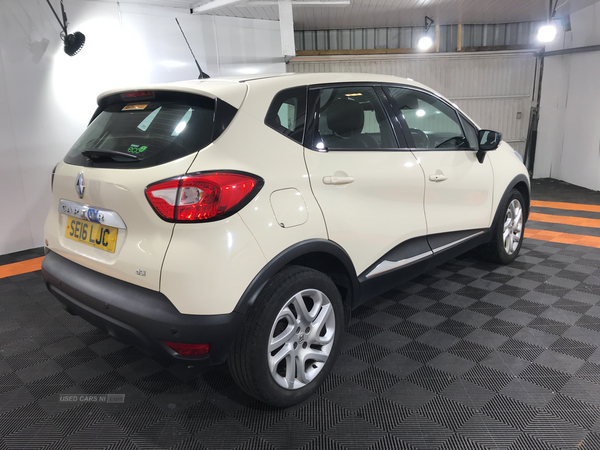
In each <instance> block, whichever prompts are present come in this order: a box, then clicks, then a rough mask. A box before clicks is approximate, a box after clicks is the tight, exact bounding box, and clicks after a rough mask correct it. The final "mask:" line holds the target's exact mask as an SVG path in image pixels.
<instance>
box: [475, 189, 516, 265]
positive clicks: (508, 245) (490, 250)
mask: <svg viewBox="0 0 600 450" xmlns="http://www.w3.org/2000/svg"><path fill="white" fill-rule="evenodd" d="M524 204H525V202H524V201H523V196H522V195H521V193H520V192H519V191H518V190H516V189H513V190H512V191H511V192H510V194H509V196H508V198H507V199H506V200H505V201H503V202H502V203H501V205H500V208H501V211H502V212H501V213H500V214H501V215H500V217H499V218H498V222H497V223H496V226H495V227H494V230H493V235H492V240H491V241H490V242H489V243H487V244H485V245H483V246H482V248H481V250H482V256H483V257H484V258H485V259H487V260H488V261H491V262H495V263H500V264H509V263H511V262H513V261H514V260H515V259H516V258H517V256H518V255H519V251H520V250H521V245H522V244H523V235H524V231H525V209H524Z"/></svg>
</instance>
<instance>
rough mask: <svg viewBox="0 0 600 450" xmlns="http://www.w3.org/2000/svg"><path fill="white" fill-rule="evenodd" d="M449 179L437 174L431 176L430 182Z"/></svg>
mask: <svg viewBox="0 0 600 450" xmlns="http://www.w3.org/2000/svg"><path fill="white" fill-rule="evenodd" d="M447 179H448V177H447V176H446V175H443V174H441V173H436V174H435V175H429V181H444V180H447Z"/></svg>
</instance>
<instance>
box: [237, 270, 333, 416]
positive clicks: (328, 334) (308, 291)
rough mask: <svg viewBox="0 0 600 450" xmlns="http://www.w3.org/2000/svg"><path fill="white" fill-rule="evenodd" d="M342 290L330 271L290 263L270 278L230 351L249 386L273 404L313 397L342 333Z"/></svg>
mask: <svg viewBox="0 0 600 450" xmlns="http://www.w3.org/2000/svg"><path fill="white" fill-rule="evenodd" d="M343 314H344V312H343V305H342V299H341V297H340V293H339V291H338V289H337V287H336V286H335V284H334V283H333V282H332V281H331V279H330V278H329V277H327V276H326V275H325V274H323V273H321V272H318V271H316V270H313V269H309V268H305V267H299V266H291V267H287V268H285V269H284V270H282V271H281V272H280V273H278V274H277V275H275V276H274V277H273V279H271V280H270V281H269V283H267V285H266V286H265V288H264V289H263V291H262V292H261V294H260V295H259V296H258V298H257V299H256V302H255V304H254V305H253V307H252V308H251V310H250V312H249V313H248V316H247V318H246V322H245V323H244V326H243V327H242V330H241V331H240V332H239V333H238V336H237V337H236V340H235V342H234V345H233V348H232V351H231V353H230V356H229V360H228V362H229V368H230V371H231V374H232V376H233V378H234V380H235V381H236V383H237V384H238V386H240V387H241V388H242V389H243V390H244V391H246V392H247V393H248V394H250V395H252V396H253V397H256V398H258V399H259V400H262V401H263V402H265V403H268V404H270V405H273V406H279V407H287V406H292V405H295V404H297V403H300V402H302V401H304V400H305V399H307V398H308V397H310V396H311V395H312V394H313V393H314V391H315V390H316V389H317V387H318V386H319V385H320V384H321V383H322V382H323V380H324V379H325V377H327V375H328V373H329V372H330V371H331V367H332V366H333V364H334V362H335V358H336V356H337V353H338V349H339V345H340V340H341V337H342V334H343V323H344V318H343Z"/></svg>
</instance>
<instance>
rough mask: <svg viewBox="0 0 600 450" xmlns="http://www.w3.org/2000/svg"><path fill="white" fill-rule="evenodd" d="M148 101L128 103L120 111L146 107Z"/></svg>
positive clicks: (138, 109) (137, 109)
mask: <svg viewBox="0 0 600 450" xmlns="http://www.w3.org/2000/svg"><path fill="white" fill-rule="evenodd" d="M148 105H149V103H130V104H129V105H125V106H124V107H123V109H122V110H121V111H140V110H142V109H146V106H148Z"/></svg>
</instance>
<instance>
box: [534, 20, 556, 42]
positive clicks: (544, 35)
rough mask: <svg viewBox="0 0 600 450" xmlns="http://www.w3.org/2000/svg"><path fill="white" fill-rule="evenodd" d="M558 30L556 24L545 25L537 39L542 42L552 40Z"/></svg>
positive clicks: (539, 31)
mask: <svg viewBox="0 0 600 450" xmlns="http://www.w3.org/2000/svg"><path fill="white" fill-rule="evenodd" d="M557 31H558V30H557V29H556V26H555V25H554V24H551V23H549V24H547V25H543V26H541V27H540V29H539V30H538V34H537V39H538V41H540V42H552V41H553V40H554V38H556V33H557Z"/></svg>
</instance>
